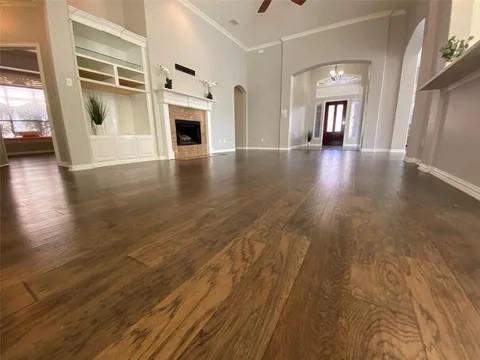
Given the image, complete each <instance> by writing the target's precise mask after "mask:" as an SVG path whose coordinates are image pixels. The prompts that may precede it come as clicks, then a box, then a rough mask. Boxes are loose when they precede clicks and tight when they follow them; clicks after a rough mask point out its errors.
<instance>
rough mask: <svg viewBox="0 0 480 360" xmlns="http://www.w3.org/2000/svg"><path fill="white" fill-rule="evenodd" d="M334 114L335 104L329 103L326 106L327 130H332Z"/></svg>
mask: <svg viewBox="0 0 480 360" xmlns="http://www.w3.org/2000/svg"><path fill="white" fill-rule="evenodd" d="M334 114H335V106H332V105H330V106H329V107H328V118H327V132H332V131H333V119H334V116H335V115H334Z"/></svg>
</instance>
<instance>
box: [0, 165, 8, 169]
mask: <svg viewBox="0 0 480 360" xmlns="http://www.w3.org/2000/svg"><path fill="white" fill-rule="evenodd" d="M5 166H8V164H2V165H0V168H2V167H5Z"/></svg>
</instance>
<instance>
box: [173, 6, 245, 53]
mask: <svg viewBox="0 0 480 360" xmlns="http://www.w3.org/2000/svg"><path fill="white" fill-rule="evenodd" d="M178 1H179V2H180V3H182V5H183V6H185V7H187V8H188V9H190V10H191V11H192V12H194V13H195V14H196V15H198V16H199V17H201V18H202V19H203V20H205V21H206V22H207V23H209V24H210V25H212V26H213V27H214V28H215V29H217V30H218V31H220V32H221V33H222V34H223V35H225V36H226V37H227V38H229V39H230V40H232V41H233V42H234V43H235V44H237V45H238V46H239V47H240V48H242V49H243V50H244V51H248V47H247V46H245V45H244V44H243V43H242V42H241V41H240V40H239V39H237V38H236V37H235V36H233V35H232V33H231V32H230V31H228V30H227V29H225V28H224V27H223V26H222V25H220V24H219V23H218V22H216V21H215V20H213V19H212V18H211V17H209V16H208V15H207V14H205V13H204V12H203V11H202V10H200V9H199V8H197V7H196V6H195V5H193V4H192V3H191V2H190V1H189V0H178Z"/></svg>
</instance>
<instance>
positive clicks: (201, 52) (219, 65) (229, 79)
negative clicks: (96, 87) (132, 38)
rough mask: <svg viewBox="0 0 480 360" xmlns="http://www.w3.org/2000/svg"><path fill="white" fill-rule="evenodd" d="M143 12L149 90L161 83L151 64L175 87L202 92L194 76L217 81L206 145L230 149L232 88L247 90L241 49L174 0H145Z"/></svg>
mask: <svg viewBox="0 0 480 360" xmlns="http://www.w3.org/2000/svg"><path fill="white" fill-rule="evenodd" d="M145 13H146V25H147V39H148V40H147V41H148V51H149V60H150V64H151V66H152V82H153V85H154V88H161V87H162V86H163V83H164V77H163V75H161V74H159V73H158V71H156V70H155V69H153V66H154V65H155V64H163V65H165V66H167V67H168V68H169V69H170V70H171V73H172V77H173V88H174V89H175V90H177V91H181V92H186V93H189V94H194V95H198V96H203V95H204V89H203V85H202V84H201V83H200V81H199V80H200V79H207V80H215V81H218V82H219V84H220V85H219V86H217V87H215V88H214V89H213V90H212V93H213V96H214V98H215V100H216V102H215V104H214V105H213V111H212V145H213V148H214V150H221V149H232V148H235V116H234V87H235V86H236V85H241V86H243V87H244V88H245V89H247V86H246V84H247V73H246V68H247V66H246V54H245V51H244V50H242V49H241V48H240V47H238V46H237V45H236V44H235V43H233V42H232V41H231V40H230V39H228V38H227V37H226V36H225V35H223V34H221V33H220V32H219V31H218V30H216V29H215V28H214V27H213V26H211V25H210V24H208V23H207V22H205V21H204V20H203V19H201V18H200V17H199V16H197V15H196V14H194V13H193V12H192V11H191V10H189V9H187V8H186V7H185V6H184V5H182V4H181V3H180V2H179V1H177V0H162V1H156V0H146V1H145ZM175 63H178V64H182V65H184V66H187V67H189V68H192V69H195V71H196V76H195V77H193V76H190V75H187V74H185V73H182V72H179V71H175V70H174V64H175Z"/></svg>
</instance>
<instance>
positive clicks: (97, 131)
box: [94, 124, 105, 135]
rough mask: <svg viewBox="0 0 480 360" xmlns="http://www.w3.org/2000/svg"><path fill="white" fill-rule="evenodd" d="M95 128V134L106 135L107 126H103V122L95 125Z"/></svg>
mask: <svg viewBox="0 0 480 360" xmlns="http://www.w3.org/2000/svg"><path fill="white" fill-rule="evenodd" d="M94 129H95V135H105V128H104V127H103V124H102V125H95V126H94Z"/></svg>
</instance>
